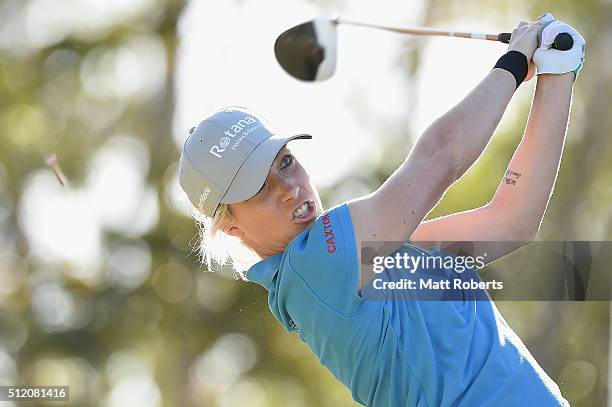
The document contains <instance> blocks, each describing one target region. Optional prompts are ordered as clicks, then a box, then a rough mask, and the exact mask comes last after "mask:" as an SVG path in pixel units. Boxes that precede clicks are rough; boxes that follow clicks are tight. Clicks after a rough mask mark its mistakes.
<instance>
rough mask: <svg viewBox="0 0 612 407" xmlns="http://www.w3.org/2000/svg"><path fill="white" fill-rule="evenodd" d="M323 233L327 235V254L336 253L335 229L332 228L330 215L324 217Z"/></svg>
mask: <svg viewBox="0 0 612 407" xmlns="http://www.w3.org/2000/svg"><path fill="white" fill-rule="evenodd" d="M323 233H325V243H327V252H328V253H333V252H335V251H336V241H335V240H334V229H333V227H332V224H331V219H330V218H329V214H327V215H324V216H323Z"/></svg>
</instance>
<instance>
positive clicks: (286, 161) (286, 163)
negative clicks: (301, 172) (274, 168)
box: [280, 154, 295, 170]
mask: <svg viewBox="0 0 612 407" xmlns="http://www.w3.org/2000/svg"><path fill="white" fill-rule="evenodd" d="M294 161H295V158H293V155H291V154H285V155H284V156H283V159H282V160H281V164H280V168H281V170H284V169H285V168H287V167H290V166H292V165H293V162H294Z"/></svg>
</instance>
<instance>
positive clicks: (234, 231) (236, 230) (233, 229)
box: [225, 225, 244, 238]
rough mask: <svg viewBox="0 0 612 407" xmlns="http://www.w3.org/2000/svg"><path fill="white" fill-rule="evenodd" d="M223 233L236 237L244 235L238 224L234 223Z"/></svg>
mask: <svg viewBox="0 0 612 407" xmlns="http://www.w3.org/2000/svg"><path fill="white" fill-rule="evenodd" d="M225 233H227V234H228V235H230V236H234V237H238V238H242V236H243V235H244V232H242V230H241V229H240V228H238V226H234V225H232V226H230V227H229V229H228V230H226V231H225Z"/></svg>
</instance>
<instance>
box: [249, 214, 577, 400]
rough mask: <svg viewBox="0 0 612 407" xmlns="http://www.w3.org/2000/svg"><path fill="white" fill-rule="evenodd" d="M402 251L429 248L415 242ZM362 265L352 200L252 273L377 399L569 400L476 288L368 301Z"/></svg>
mask: <svg viewBox="0 0 612 407" xmlns="http://www.w3.org/2000/svg"><path fill="white" fill-rule="evenodd" d="M398 252H401V253H409V254H412V255H420V256H423V255H424V254H427V253H429V252H426V251H424V250H423V249H421V248H419V247H416V246H414V245H410V244H405V245H404V246H402V247H401V248H400V249H399V250H398ZM430 254H431V253H430ZM357 263H358V260H357V255H356V244H355V234H354V231H353V223H352V220H351V216H350V212H349V209H348V206H347V205H346V204H343V205H340V206H338V207H335V208H333V209H331V210H329V211H328V212H327V213H325V214H323V215H322V216H320V217H319V218H318V219H317V220H316V221H315V222H314V223H313V226H312V227H311V228H309V229H307V230H305V231H304V232H302V233H301V234H299V235H298V236H296V237H295V238H294V239H293V240H292V241H291V242H290V243H289V245H288V247H287V249H286V250H285V252H283V253H282V254H279V255H276V256H273V257H269V258H267V259H265V260H263V261H261V262H259V263H257V264H256V265H254V266H253V267H252V268H251V269H250V270H249V271H248V272H247V278H248V279H249V280H250V281H253V282H256V283H258V284H260V285H262V286H263V287H265V288H266V289H267V290H268V291H269V295H268V303H269V306H270V309H271V311H272V313H273V314H274V316H275V317H276V319H277V320H278V321H279V322H280V323H281V324H282V325H283V326H284V327H285V329H286V330H287V331H289V332H296V333H297V334H298V335H299V337H300V338H301V339H302V340H303V341H304V342H305V343H306V344H307V345H308V346H309V347H310V349H311V350H312V351H313V352H314V353H315V354H316V355H317V357H318V358H319V359H320V361H321V363H322V364H323V365H324V366H326V367H327V368H328V369H329V370H330V371H331V372H332V374H333V375H334V376H335V377H336V378H337V379H338V380H340V381H341V382H342V383H344V385H346V386H347V387H348V389H349V390H350V391H351V394H352V396H353V399H354V400H355V401H357V402H359V403H361V404H364V405H367V406H375V407H387V406H389V407H397V406H418V407H423V406H429V407H434V406H470V407H473V406H495V407H503V406H517V405H520V406H569V403H568V402H567V401H566V400H565V399H563V397H562V396H561V393H560V391H559V388H558V386H557V385H556V384H555V383H554V382H553V381H552V380H551V379H550V378H549V377H548V376H547V375H546V373H545V372H544V371H543V370H542V368H541V367H540V366H539V365H538V364H537V362H536V361H535V360H534V359H533V357H532V356H531V354H530V353H529V351H528V350H527V349H526V348H525V346H524V345H523V343H522V342H521V340H520V339H519V338H518V337H517V335H516V334H515V333H514V332H513V331H512V330H511V329H510V328H509V327H508V325H507V324H506V322H505V321H504V319H503V318H502V316H501V315H500V313H499V312H498V310H497V308H496V307H495V305H494V303H493V302H492V301H490V300H484V301H483V300H482V299H478V298H475V297H474V296H473V295H471V294H470V293H466V295H464V296H462V297H461V299H460V300H455V298H453V300H452V301H421V300H416V299H415V298H408V297H403V296H407V294H406V293H405V292H404V291H401V290H388V291H386V293H385V295H384V297H383V298H381V299H378V300H368V299H366V298H362V297H361V296H360V295H359V294H358V290H359V287H358V284H359V282H358V281H359V267H358V264H357ZM470 272H472V273H474V274H476V272H475V271H473V270H471V271H470ZM389 273H393V270H386V271H385V272H384V273H383V274H384V275H385V276H386V278H389V276H390V274H389ZM416 273H420V271H419V270H417V271H416ZM417 275H418V274H417ZM485 294H486V293H485Z"/></svg>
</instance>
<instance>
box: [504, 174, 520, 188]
mask: <svg viewBox="0 0 612 407" xmlns="http://www.w3.org/2000/svg"><path fill="white" fill-rule="evenodd" d="M519 178H521V173H520V172H516V171H512V170H508V171H506V177H505V178H504V182H505V183H506V185H516V183H517V182H518V180H519Z"/></svg>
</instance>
